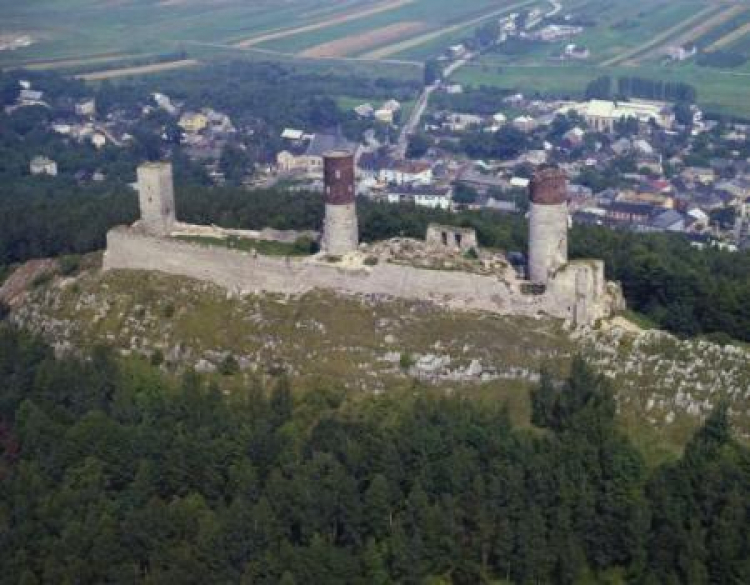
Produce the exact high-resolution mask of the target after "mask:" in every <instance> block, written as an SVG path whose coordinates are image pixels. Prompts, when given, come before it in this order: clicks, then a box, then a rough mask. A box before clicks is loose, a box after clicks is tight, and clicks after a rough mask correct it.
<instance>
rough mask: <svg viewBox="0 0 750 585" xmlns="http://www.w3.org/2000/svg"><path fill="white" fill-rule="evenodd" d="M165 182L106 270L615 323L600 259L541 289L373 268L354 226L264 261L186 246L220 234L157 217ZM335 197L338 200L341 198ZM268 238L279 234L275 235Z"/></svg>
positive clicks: (614, 293) (169, 211) (164, 209)
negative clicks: (315, 251) (313, 246)
mask: <svg viewBox="0 0 750 585" xmlns="http://www.w3.org/2000/svg"><path fill="white" fill-rule="evenodd" d="M139 176H140V170H139ZM147 176H148V171H147ZM334 176H335V175H334ZM163 179H164V177H163V176H161V175H160V178H159V181H158V182H156V183H154V182H149V183H148V186H147V187H146V188H147V189H148V188H150V187H151V186H153V185H154V184H156V185H160V186H161V187H160V188H162V189H163V190H164V191H163V193H162V195H163V197H159V196H158V194H152V198H151V199H149V198H148V197H144V196H143V195H142V196H141V213H142V216H143V217H142V219H141V220H140V221H138V222H136V223H135V224H134V225H133V226H130V227H125V226H121V227H117V228H114V229H112V230H110V232H109V233H108V234H107V251H106V253H105V255H104V269H105V270H116V269H128V270H153V271H159V272H164V273H167V274H173V275H180V276H187V277H191V278H195V279H199V280H204V281H208V282H212V283H214V284H216V285H219V286H223V287H225V288H227V289H229V290H232V291H234V292H237V293H259V292H275V293H285V294H303V293H305V292H307V291H310V290H313V289H316V288H319V289H329V290H335V291H338V292H341V293H346V294H365V295H380V296H383V297H394V298H404V299H412V300H423V301H428V302H433V303H436V304H439V305H442V306H445V307H447V308H451V309H463V310H482V311H488V312H494V313H499V314H505V315H528V316H536V315H548V316H551V317H556V318H560V319H565V320H567V321H569V322H571V323H573V324H576V325H590V324H593V323H595V322H596V321H597V320H599V319H602V318H606V317H609V316H610V315H611V314H612V312H613V311H615V310H618V309H619V308H620V307H621V304H622V295H621V293H620V290H619V286H617V285H616V284H614V283H607V282H606V281H605V279H604V265H603V263H602V262H601V261H597V260H585V261H575V262H568V263H565V264H563V265H561V266H559V267H558V268H557V270H556V271H555V272H554V273H553V274H551V275H550V276H549V278H548V279H547V281H546V284H540V283H534V282H531V281H523V280H519V279H518V278H517V277H516V274H515V271H514V270H513V269H512V268H510V267H509V268H508V271H507V274H487V275H484V274H473V273H468V272H463V271H460V270H434V269H429V268H419V267H415V266H409V265H404V264H395V263H391V262H388V261H387V260H385V261H379V262H377V263H375V264H374V265H372V264H368V263H367V262H365V260H366V257H365V254H363V253H362V252H359V251H357V250H356V244H355V242H356V240H355V239H354V238H352V237H351V234H352V232H351V231H348V230H349V229H350V228H347V232H346V233H347V234H349V236H348V238H347V237H344V238H342V240H343V241H344V242H345V245H344V244H342V248H338V247H336V246H338V245H339V244H338V242H337V243H335V244H334V247H333V248H329V249H330V250H331V251H329V252H327V251H325V250H324V252H323V253H322V254H320V255H316V256H309V257H278V256H263V255H259V254H255V253H253V252H243V251H239V250H234V249H228V248H223V247H219V246H205V245H201V244H196V243H192V242H186V241H181V240H178V239H176V238H174V237H171V236H174V235H180V234H185V233H188V234H190V233H195V234H202V233H211V234H213V233H214V232H216V231H221V230H220V228H214V227H209V226H190V225H187V224H182V223H178V222H174V219H170V218H174V207H173V206H172V207H169V205H165V206H159V207H157V208H156V211H157V212H158V213H156V214H155V213H154V208H153V207H152V205H153V204H154V201H162V202H168V201H170V200H171V199H170V196H171V181H165V180H163ZM146 192H147V191H146ZM154 195H156V196H155V197H154ZM331 197H332V198H334V199H337V198H338V195H331ZM334 205H337V204H334ZM154 220H158V221H154ZM170 222H172V229H171V230H170V229H169V228H170ZM355 226H356V224H355ZM326 227H328V224H327V225H326ZM350 227H351V226H350ZM434 228H435V229H433V230H431V232H430V236H429V237H430V238H435V237H437V238H438V240H439V244H440V245H441V246H442V243H443V235H442V234H443V233H444V232H446V233H447V230H446V229H444V228H442V227H441V226H434ZM207 230H208V231H207ZM334 230H335V228H334ZM450 230H451V234H453V235H454V240H453V243H454V244H456V245H458V242H457V241H456V240H455V234H457V233H460V234H461V236H462V237H461V248H462V247H463V246H466V245H468V244H469V243H473V244H474V245H476V240H474V241H473V242H472V241H471V238H472V236H471V235H470V234H469V233H468V232H464V231H463V230H461V229H460V228H459V229H456V228H450ZM247 233H248V234H250V232H247ZM259 233H263V232H259ZM281 235H283V236H284V237H285V238H287V239H288V237H289V236H288V235H287V234H281ZM264 236H266V237H271V238H272V237H273V233H267V234H264ZM325 237H326V236H325V235H324V242H325ZM329 237H330V233H329ZM464 238H466V241H465V240H464ZM352 245H354V247H355V249H354V250H352ZM461 248H459V249H457V250H456V253H457V254H462V253H463V252H462V250H461ZM344 249H346V250H347V252H346V253H345V261H344V260H342V261H341V262H333V263H332V262H330V256H331V255H333V254H332V251H333V250H337V251H343V250H344ZM336 255H338V254H336ZM360 256H362V257H361V258H360Z"/></svg>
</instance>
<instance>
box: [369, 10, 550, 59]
mask: <svg viewBox="0 0 750 585" xmlns="http://www.w3.org/2000/svg"><path fill="white" fill-rule="evenodd" d="M534 3H536V0H525V1H524V2H518V3H516V4H511V5H509V6H506V7H504V8H501V9H499V10H494V11H493V12H488V13H487V14H484V15H482V16H478V17H475V18H472V19H470V20H465V21H463V22H459V23H457V24H453V25H451V26H446V27H444V28H441V29H438V30H435V31H432V32H429V33H426V34H423V35H420V36H418V37H414V38H412V39H407V40H405V41H401V42H398V43H395V44H392V45H387V46H385V47H381V48H379V49H375V50H374V51H370V52H368V53H365V54H363V55H360V56H361V58H363V59H382V58H384V57H390V56H391V55H395V54H396V53H400V52H402V51H406V50H407V49H412V48H414V47H418V46H419V45H423V44H424V43H428V42H430V41H432V40H434V39H436V38H438V37H441V36H443V35H446V34H450V33H452V32H455V31H458V30H461V29H464V28H467V27H470V26H472V25H475V24H479V23H480V22H483V21H485V20H487V19H489V18H493V17H495V16H502V15H503V14H507V13H509V12H512V11H513V10H517V9H519V8H523V7H524V6H528V5H529V4H534Z"/></svg>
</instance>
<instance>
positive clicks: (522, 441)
mask: <svg viewBox="0 0 750 585" xmlns="http://www.w3.org/2000/svg"><path fill="white" fill-rule="evenodd" d="M0 390H1V391H0V566H1V567H2V568H3V570H2V571H1V572H0V582H1V583H14V584H15V583H23V584H24V585H28V584H32V583H180V584H183V583H201V584H205V583H285V584H291V583H326V584H328V583H331V584H334V583H363V584H364V583H367V584H372V583H456V584H462V583H466V584H474V583H482V582H485V583H490V582H492V583H625V582H627V583H644V584H649V585H650V584H657V583H658V584H678V583H695V584H698V583H736V584H740V583H748V582H750V522H748V520H749V518H750V516H749V514H750V450H749V449H748V448H747V447H746V446H743V445H741V444H739V443H737V442H736V441H735V440H733V438H732V435H731V429H730V428H729V423H728V419H727V413H726V411H725V409H723V408H721V407H719V408H717V409H716V411H715V412H714V414H713V415H712V416H711V417H710V418H709V419H708V420H707V421H706V422H705V424H704V426H703V427H702V428H701V429H700V430H699V431H698V432H697V433H696V435H695V436H694V437H693V439H692V440H691V441H690V442H689V444H688V445H687V446H686V448H685V452H684V454H683V456H682V458H681V459H679V460H676V461H672V462H669V463H666V464H662V465H661V466H659V467H657V468H648V467H647V466H646V465H645V463H644V461H643V460H642V458H641V456H640V454H639V452H638V451H637V450H636V449H635V448H634V447H633V446H632V445H631V444H630V443H629V442H628V440H627V439H626V438H625V437H624V436H623V435H622V434H620V432H619V431H618V430H617V427H616V423H615V416H616V405H615V402H614V399H613V397H612V393H611V392H610V389H609V388H608V385H607V383H606V381H605V380H604V379H603V378H602V377H599V376H597V375H595V374H594V373H592V371H591V370H590V369H589V368H588V367H587V366H586V365H585V363H583V361H581V360H576V361H575V362H574V364H573V365H572V369H571V373H570V377H569V379H567V380H565V381H556V380H553V379H551V378H550V377H549V376H546V375H543V376H542V379H541V382H540V383H539V385H538V387H537V388H536V389H535V390H534V392H533V395H532V412H533V414H532V422H533V426H529V427H527V428H518V427H514V426H513V425H512V424H511V423H510V422H509V418H508V416H507V414H506V413H505V412H504V410H503V408H502V407H500V406H498V405H494V404H487V403H480V402H479V401H476V400H474V399H471V398H469V396H468V395H463V396H461V395H455V396H452V397H445V396H437V395H434V394H431V393H428V392H417V393H409V394H408V395H404V394H389V393H386V394H385V395H384V396H379V397H375V396H370V397H366V396H352V395H348V394H345V393H343V392H342V391H339V390H337V389H336V388H331V387H325V388H319V389H317V390H316V391H314V392H308V393H305V394H300V395H298V394H293V393H292V392H291V391H290V384H289V381H288V380H285V379H284V378H279V379H277V381H276V382H275V383H273V384H270V385H269V386H268V387H263V386H261V385H260V384H250V385H248V386H247V387H243V388H237V389H235V390H233V391H232V392H229V393H223V392H221V391H219V389H218V388H217V387H215V386H213V385H211V384H210V383H206V382H205V381H202V380H201V379H200V378H199V377H197V376H196V375H195V374H187V375H185V376H184V377H183V378H182V379H181V381H179V382H175V381H173V380H172V379H167V378H164V377H162V375H161V374H160V373H159V372H158V371H157V370H155V369H151V368H150V367H149V366H145V365H144V364H140V363H138V362H122V361H120V360H118V359H115V358H114V357H113V356H111V355H110V354H109V353H108V352H107V351H106V350H103V349H96V350H94V351H93V353H92V355H91V357H90V358H89V359H86V360H83V361H79V360H75V359H72V358H68V359H55V357H54V355H53V353H52V351H51V349H50V348H48V347H46V346H45V345H43V344H42V343H40V342H38V341H36V340H34V339H32V338H30V337H28V336H27V335H26V334H22V333H19V332H18V331H16V330H14V329H12V328H10V327H8V326H2V327H0Z"/></svg>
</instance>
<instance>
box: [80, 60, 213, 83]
mask: <svg viewBox="0 0 750 585" xmlns="http://www.w3.org/2000/svg"><path fill="white" fill-rule="evenodd" d="M199 63H200V61H197V60H195V59H183V60H182V61H167V62H166V63H153V64H152V65H141V66H138V67H123V68H122V69H108V70H106V71H95V72H93V73H83V74H81V75H76V76H75V77H76V79H82V80H83V81H102V80H104V79H114V78H116V77H128V76H130V75H146V74H148V73H160V72H162V71H171V70H173V69H185V68H186V67H195V66H196V65H198V64H199Z"/></svg>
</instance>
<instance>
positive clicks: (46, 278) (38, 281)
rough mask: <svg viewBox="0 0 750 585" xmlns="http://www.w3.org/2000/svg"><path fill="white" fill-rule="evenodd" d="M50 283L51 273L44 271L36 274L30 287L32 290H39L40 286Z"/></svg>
mask: <svg viewBox="0 0 750 585" xmlns="http://www.w3.org/2000/svg"><path fill="white" fill-rule="evenodd" d="M50 282H52V273H51V272H49V271H45V272H42V273H40V274H37V275H36V276H35V277H34V279H33V280H32V281H31V286H32V287H34V288H39V287H40V286H44V285H45V284H48V283H50Z"/></svg>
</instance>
